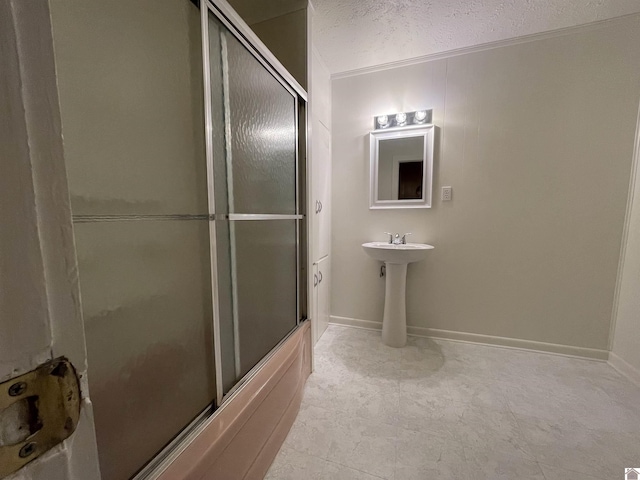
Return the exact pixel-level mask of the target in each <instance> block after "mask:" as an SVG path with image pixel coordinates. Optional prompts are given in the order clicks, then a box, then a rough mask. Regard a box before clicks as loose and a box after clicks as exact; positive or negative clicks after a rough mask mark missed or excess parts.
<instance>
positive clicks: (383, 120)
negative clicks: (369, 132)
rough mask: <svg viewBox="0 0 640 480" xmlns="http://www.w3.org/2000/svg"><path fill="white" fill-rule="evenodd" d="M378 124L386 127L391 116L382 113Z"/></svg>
mask: <svg viewBox="0 0 640 480" xmlns="http://www.w3.org/2000/svg"><path fill="white" fill-rule="evenodd" d="M378 125H380V128H385V127H386V126H387V125H389V117H387V116H386V115H380V116H379V117H378Z"/></svg>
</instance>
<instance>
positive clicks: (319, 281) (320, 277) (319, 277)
mask: <svg viewBox="0 0 640 480" xmlns="http://www.w3.org/2000/svg"><path fill="white" fill-rule="evenodd" d="M318 283H322V272H318Z"/></svg>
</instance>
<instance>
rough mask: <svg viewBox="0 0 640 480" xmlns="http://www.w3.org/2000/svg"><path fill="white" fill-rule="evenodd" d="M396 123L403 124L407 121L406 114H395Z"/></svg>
mask: <svg viewBox="0 0 640 480" xmlns="http://www.w3.org/2000/svg"><path fill="white" fill-rule="evenodd" d="M396 123H397V124H398V125H404V124H405V123H407V114H406V113H398V114H397V115H396Z"/></svg>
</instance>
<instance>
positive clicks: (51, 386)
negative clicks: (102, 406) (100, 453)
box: [0, 357, 80, 478]
mask: <svg viewBox="0 0 640 480" xmlns="http://www.w3.org/2000/svg"><path fill="white" fill-rule="evenodd" d="M79 417H80V386H79V382H78V377H77V375H76V371H75V368H73V365H72V364H71V362H69V360H67V359H66V358H64V357H60V358H56V359H54V360H51V361H49V362H47V363H45V364H43V365H40V366H39V367H38V368H36V369H35V370H32V371H30V372H28V373H25V374H24V375H21V376H19V377H16V378H13V379H11V380H8V381H6V382H3V383H0V478H3V477H5V476H7V475H9V474H11V473H13V472H15V471H16V470H19V469H20V468H22V467H23V466H24V465H26V464H27V463H29V462H30V461H32V460H34V459H36V458H38V457H39V456H40V455H42V454H43V453H45V452H46V451H47V450H49V449H51V448H52V447H54V446H56V445H57V444H59V443H60V442H62V441H63V440H65V439H66V438H68V437H69V436H70V435H71V434H72V433H73V432H74V430H75V429H76V426H77V425H78V419H79Z"/></svg>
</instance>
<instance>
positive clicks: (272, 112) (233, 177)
mask: <svg viewBox="0 0 640 480" xmlns="http://www.w3.org/2000/svg"><path fill="white" fill-rule="evenodd" d="M209 23H210V29H209V30H210V48H211V59H212V66H211V80H212V91H213V95H212V96H213V97H214V98H213V99H212V110H213V112H212V113H213V122H214V152H215V153H217V155H215V154H214V162H215V163H216V166H215V171H216V173H218V172H223V171H226V184H225V185H221V186H220V187H218V183H217V182H216V187H217V188H218V190H219V191H217V192H216V202H217V203H216V213H218V214H219V213H278V214H294V213H296V201H295V199H296V145H297V139H296V133H297V132H296V115H295V113H296V112H295V105H296V100H295V97H294V96H293V95H292V94H291V93H289V92H288V91H287V90H286V89H285V88H284V87H283V86H282V85H281V84H280V82H278V81H277V80H276V79H275V77H274V76H273V75H271V74H270V73H269V71H268V70H267V69H266V68H265V67H263V66H262V64H261V63H260V62H258V60H256V59H255V58H254V57H253V55H252V54H251V53H250V52H249V51H248V50H247V49H246V48H245V47H244V46H243V45H242V44H241V43H240V42H239V41H238V40H236V39H235V37H233V36H232V35H231V34H230V33H229V32H228V30H227V29H226V28H225V27H224V26H222V25H220V23H219V22H218V20H216V19H215V18H213V17H211V18H210V22H209ZM223 99H224V102H223ZM222 114H224V121H226V126H227V128H226V135H225V137H220V136H219V135H217V134H216V133H215V131H216V130H218V132H224V131H225V130H224V129H216V128H215V127H216V126H221V125H222V123H223V118H221V116H222ZM223 142H226V144H224V145H226V150H225V149H223ZM223 163H224V165H223ZM218 178H220V177H218ZM220 196H224V197H226V198H225V199H224V200H223V199H221V198H220Z"/></svg>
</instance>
